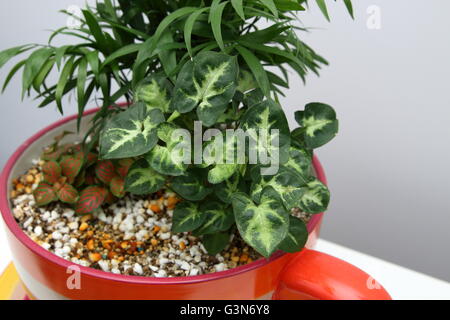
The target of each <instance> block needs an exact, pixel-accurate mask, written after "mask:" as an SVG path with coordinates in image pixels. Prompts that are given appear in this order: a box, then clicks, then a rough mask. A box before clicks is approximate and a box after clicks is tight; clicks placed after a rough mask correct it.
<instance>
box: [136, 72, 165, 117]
mask: <svg viewBox="0 0 450 320" xmlns="http://www.w3.org/2000/svg"><path fill="white" fill-rule="evenodd" d="M172 90H173V87H172V84H171V83H170V81H169V80H168V79H167V78H166V77H164V76H163V75H152V76H150V77H148V78H145V79H144V80H142V82H141V83H140V84H139V85H138V87H137V89H136V91H135V99H136V102H139V101H142V102H144V103H145V104H146V105H147V111H150V110H152V109H160V110H161V111H162V112H164V113H166V112H169V104H170V96H171V94H172Z"/></svg>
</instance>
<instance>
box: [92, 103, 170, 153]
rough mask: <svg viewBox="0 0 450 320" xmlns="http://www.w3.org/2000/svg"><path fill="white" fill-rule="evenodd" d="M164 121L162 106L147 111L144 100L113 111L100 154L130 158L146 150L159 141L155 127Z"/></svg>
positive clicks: (101, 144) (103, 131) (103, 132)
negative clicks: (121, 109) (119, 110)
mask: <svg viewBox="0 0 450 320" xmlns="http://www.w3.org/2000/svg"><path fill="white" fill-rule="evenodd" d="M163 121H164V115H163V113H162V112H161V110H159V109H153V110H151V111H149V112H147V106H146V105H145V103H143V102H139V103H136V104H134V105H133V106H131V107H129V108H128V109H127V110H126V111H124V112H120V113H118V114H116V115H114V116H113V117H112V118H111V119H109V121H108V122H107V123H106V126H105V128H104V129H103V130H102V132H101V134H100V156H101V158H103V159H117V158H130V157H136V156H140V155H143V154H144V153H147V152H148V151H150V150H151V149H152V148H153V147H154V146H155V145H156V143H157V142H158V137H157V135H156V128H157V126H158V124H160V123H161V122H163Z"/></svg>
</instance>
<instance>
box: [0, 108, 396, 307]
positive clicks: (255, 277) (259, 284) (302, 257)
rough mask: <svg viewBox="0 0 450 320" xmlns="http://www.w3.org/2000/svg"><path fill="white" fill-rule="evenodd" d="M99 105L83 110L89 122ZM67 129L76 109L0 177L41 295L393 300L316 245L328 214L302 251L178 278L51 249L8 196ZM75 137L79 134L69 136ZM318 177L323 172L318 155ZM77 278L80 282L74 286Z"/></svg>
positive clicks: (1, 204)
mask: <svg viewBox="0 0 450 320" xmlns="http://www.w3.org/2000/svg"><path fill="white" fill-rule="evenodd" d="M95 111H96V110H91V111H88V112H87V113H86V114H85V121H83V123H84V125H85V127H83V126H82V130H81V132H83V130H86V128H87V127H86V126H87V125H88V122H89V121H87V120H88V119H89V118H90V117H91V116H92V115H93V113H95ZM64 130H67V131H72V132H76V116H71V117H67V118H64V119H62V120H61V121H58V122H56V123H54V124H53V125H51V126H49V127H47V128H45V129H43V130H41V131H40V132H38V133H37V134H35V135H34V136H33V137H31V138H30V139H28V140H27V141H26V142H25V143H24V144H23V145H21V146H20V147H19V148H18V149H17V151H16V152H15V153H14V154H13V155H12V157H11V158H10V159H9V161H8V163H7V164H6V166H5V168H4V169H3V172H2V174H1V178H0V210H1V212H2V216H3V219H4V221H5V224H6V233H7V237H8V240H9V243H10V247H11V251H12V255H13V260H14V265H15V267H16V269H17V272H18V274H19V276H20V278H21V280H22V283H23V285H24V287H25V289H26V291H27V292H28V295H29V297H30V298H35V299H271V298H275V299H390V296H389V294H388V293H387V292H386V291H385V290H384V289H383V288H381V287H378V286H376V287H377V288H376V289H373V286H371V285H369V284H372V283H373V279H372V278H371V277H370V276H369V275H367V274H366V273H364V272H363V271H361V270H359V269H357V268H356V267H354V266H352V265H350V264H348V263H346V262H344V261H341V260H339V259H336V258H333V257H331V256H328V255H326V254H323V253H319V252H316V251H312V250H311V249H312V248H313V247H314V244H315V242H316V240H317V238H318V236H319V231H320V225H321V222H322V219H323V214H318V215H314V216H313V218H312V219H311V221H310V222H309V224H308V231H309V239H308V243H307V246H306V247H307V249H304V250H303V251H302V252H300V253H296V254H284V253H282V252H277V253H275V254H274V255H273V256H272V257H271V258H270V259H260V260H257V261H255V262H252V263H250V264H247V265H245V266H241V267H237V268H234V269H231V270H227V271H223V272H216V273H211V274H206V275H200V276H193V277H178V278H145V277H136V276H125V275H117V274H112V273H107V272H103V271H99V270H95V269H92V268H87V267H83V266H79V265H74V264H73V263H71V262H70V261H67V260H65V259H63V258H60V257H58V256H56V255H54V254H53V253H51V252H49V251H47V250H45V249H44V248H42V247H41V246H39V245H38V244H36V243H35V242H34V241H32V240H31V239H30V238H29V237H28V235H26V234H25V233H24V232H23V231H22V229H21V228H20V226H19V225H18V224H17V223H16V221H15V219H14V217H13V214H12V210H11V204H10V201H9V196H8V195H9V194H10V191H11V186H12V183H11V182H12V179H13V178H15V177H17V176H19V175H20V174H22V173H23V172H25V171H26V170H27V169H28V168H29V167H30V166H31V160H32V159H36V158H38V157H39V155H40V154H41V152H42V148H43V147H45V146H47V145H49V144H50V143H51V142H52V141H53V138H54V137H55V136H56V135H58V134H59V133H61V132H63V131H64ZM70 138H71V139H73V136H70ZM314 168H315V171H316V174H317V177H318V178H319V179H320V180H321V181H322V182H324V183H326V178H325V174H324V171H323V169H322V167H321V165H320V163H319V161H318V160H317V158H315V159H314ZM74 277H78V280H79V284H80V287H73V286H72V285H70V283H71V281H72V280H73V279H74Z"/></svg>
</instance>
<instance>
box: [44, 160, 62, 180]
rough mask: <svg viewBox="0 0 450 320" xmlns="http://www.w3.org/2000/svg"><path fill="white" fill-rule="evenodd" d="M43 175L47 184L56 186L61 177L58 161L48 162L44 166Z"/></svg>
mask: <svg viewBox="0 0 450 320" xmlns="http://www.w3.org/2000/svg"><path fill="white" fill-rule="evenodd" d="M42 173H43V174H44V181H45V182H47V183H49V184H54V183H56V182H57V181H58V180H59V178H60V177H61V167H60V166H59V164H58V163H57V162H56V161H53V160H51V161H47V162H46V163H44V165H43V166H42Z"/></svg>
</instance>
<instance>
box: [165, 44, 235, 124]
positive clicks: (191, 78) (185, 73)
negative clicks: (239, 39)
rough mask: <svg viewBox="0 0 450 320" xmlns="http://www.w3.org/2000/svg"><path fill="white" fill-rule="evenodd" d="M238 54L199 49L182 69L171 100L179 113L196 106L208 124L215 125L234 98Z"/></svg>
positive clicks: (201, 118)
mask: <svg viewBox="0 0 450 320" xmlns="http://www.w3.org/2000/svg"><path fill="white" fill-rule="evenodd" d="M238 69H239V67H238V64H237V59H236V57H232V56H229V55H226V54H223V53H217V52H203V53H199V54H198V55H197V56H196V57H195V58H194V59H193V61H190V62H188V63H186V64H185V66H184V67H183V68H182V69H181V71H180V73H179V75H178V78H177V81H176V84H175V90H174V97H173V99H172V101H171V109H172V110H178V111H179V112H180V113H186V112H189V111H191V110H193V109H195V108H197V115H198V117H199V119H200V120H201V121H202V122H203V124H204V125H205V126H211V125H213V124H214V123H215V122H216V120H217V119H218V118H219V116H220V115H221V114H222V113H223V112H224V111H225V109H226V107H227V105H228V104H229V103H230V102H231V99H232V98H233V95H234V92H235V91H236V84H237V78H238Z"/></svg>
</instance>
